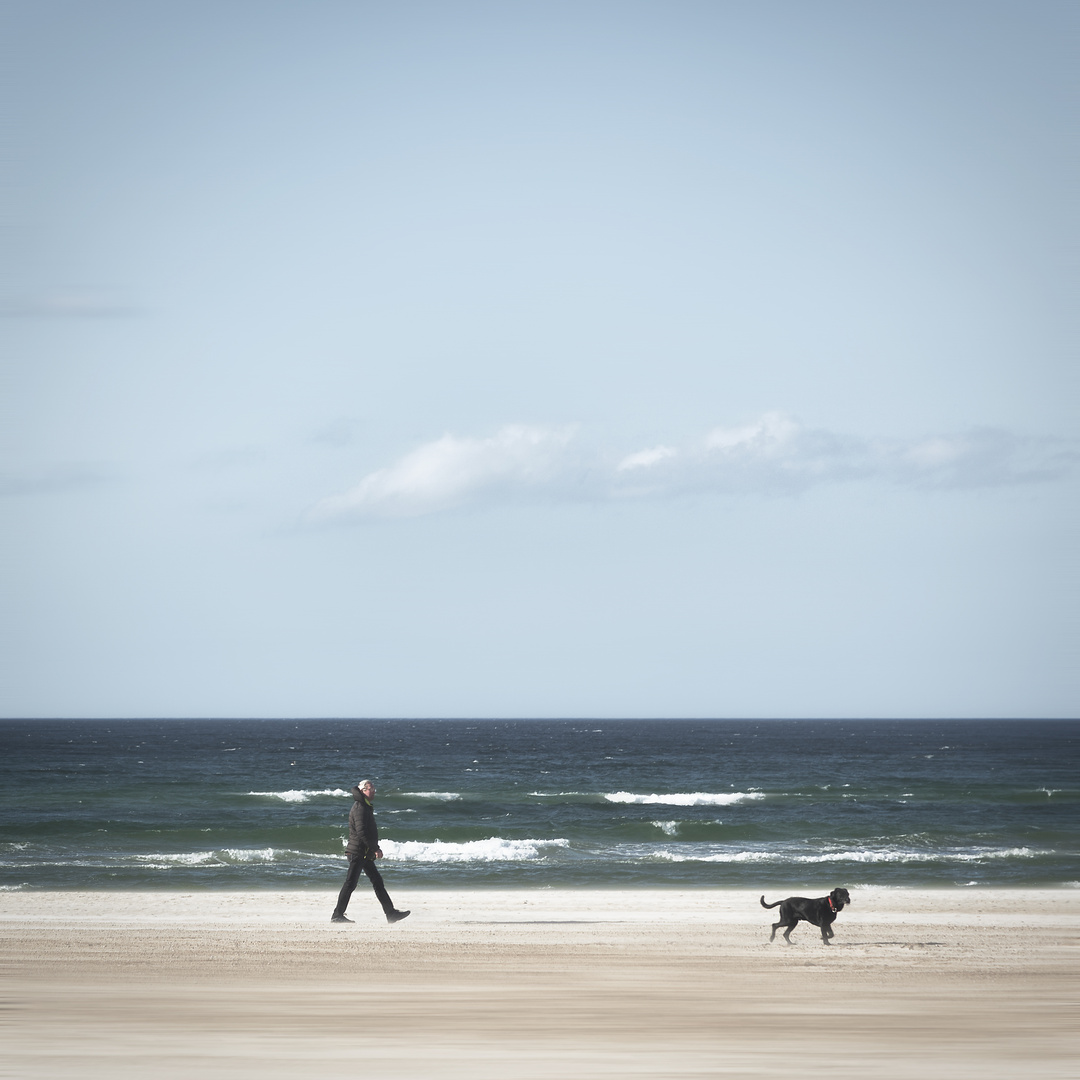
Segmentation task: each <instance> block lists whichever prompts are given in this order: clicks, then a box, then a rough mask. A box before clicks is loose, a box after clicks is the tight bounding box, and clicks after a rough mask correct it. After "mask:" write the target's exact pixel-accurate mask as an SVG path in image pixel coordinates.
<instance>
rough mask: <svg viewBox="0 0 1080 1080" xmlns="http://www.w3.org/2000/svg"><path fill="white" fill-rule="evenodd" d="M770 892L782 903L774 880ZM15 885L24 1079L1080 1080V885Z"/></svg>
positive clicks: (7, 975) (5, 918)
mask: <svg viewBox="0 0 1080 1080" xmlns="http://www.w3.org/2000/svg"><path fill="white" fill-rule="evenodd" d="M768 898H769V899H770V900H772V899H779V898H780V897H779V896H775V897H774V896H771V895H770V896H769V897H768ZM395 899H397V900H399V902H400V903H401V904H402V905H403V906H408V907H410V908H411V909H412V911H413V914H412V917H411V918H409V919H408V920H406V921H405V922H403V923H400V924H398V925H396V926H392V927H391V926H387V925H386V923H385V922H384V921H383V919H382V916H381V912H380V911H379V909H378V907H377V905H376V904H375V902H374V900H373V898H372V897H371V896H370V894H369V893H368V892H366V891H365V890H364V889H363V886H361V890H360V891H358V892H357V894H356V896H355V897H354V900H353V904H352V908H351V910H350V915H352V916H353V917H354V918H355V919H356V922H355V924H354V925H351V926H341V925H332V924H331V923H330V922H329V914H330V911H331V909H332V907H333V893H332V891H330V890H328V891H326V893H325V894H324V893H322V892H316V891H304V892H259V893H253V894H238V893H222V892H198V893H196V892H186V893H180V892H95V893H89V892H48V893H42V892H8V893H4V894H0V933H2V935H3V970H2V976H3V1003H4V1018H5V1019H4V1021H3V1026H4V1032H3V1040H2V1041H3V1045H4V1050H3V1055H2V1062H0V1064H2V1067H3V1075H9V1076H16V1077H27V1078H39V1077H57V1078H61V1077H63V1078H68V1077H80V1078H82V1077H98V1076H102V1077H104V1076H110V1077H121V1078H129V1077H130V1078H135V1077H145V1076H150V1075H153V1076H156V1077H168V1078H172V1077H191V1076H199V1077H205V1078H213V1077H248V1076H252V1077H254V1076H259V1077H273V1078H276V1077H282V1078H284V1077H308V1076H310V1077H316V1076H319V1077H322V1076H330V1075H335V1074H340V1073H341V1072H342V1071H343V1070H344V1071H357V1072H360V1073H362V1074H363V1075H364V1076H365V1077H368V1078H372V1080H380V1078H387V1080H389V1078H394V1080H413V1078H416V1080H420V1078H443V1077H446V1078H451V1077H452V1078H458V1077H461V1078H464V1077H521V1078H533V1077H536V1078H540V1077H550V1076H551V1075H553V1074H555V1075H560V1076H564V1077H572V1078H579V1077H580V1078H593V1077H616V1076H621V1077H626V1076H629V1077H639V1076H640V1077H672V1078H675V1077H679V1078H682V1077H687V1078H689V1077H712V1076H717V1077H771V1076H781V1075H783V1076H813V1077H817V1076H822V1077H823V1076H831V1077H837V1076H840V1077H846V1076H851V1077H855V1076H860V1077H861V1076H865V1075H867V1074H870V1075H874V1076H876V1077H896V1078H898V1080H899V1078H911V1077H922V1078H929V1077H973V1078H974V1077H980V1078H988V1077H1001V1078H1005V1077H1010V1078H1011V1077H1016V1076H1021V1075H1023V1076H1037V1077H1061V1078H1065V1077H1074V1076H1076V1075H1077V1069H1078V1066H1080V1053H1078V1051H1080V1036H1078V1034H1077V1032H1078V1031H1080V1024H1078V1020H1080V1016H1078V1009H1077V1001H1078V996H1080V995H1078V990H1080V949H1078V943H1080V935H1078V929H1080V890H1070V889H1042V890H1032V891H1024V890H984V889H942V890H914V889H911V890H909V889H875V888H867V889H861V890H857V891H854V892H853V903H852V905H851V907H849V908H848V909H846V910H845V911H844V912H843V913H842V914H841V916H840V918H839V920H838V922H837V924H836V937H835V939H834V943H833V944H832V945H831V946H829V947H826V946H824V945H823V944H822V942H821V938H820V936H819V934H818V931H817V930H816V929H814V928H813V927H809V926H807V925H806V924H802V925H800V927H799V928H798V930H796V931H795V933H794V935H793V942H794V944H793V945H791V946H785V945H784V944H783V943H782V942H781V941H780V939H779V937H778V938H777V942H776V943H774V944H771V945H770V944H769V942H768V937H769V927H770V923H771V922H772V919H773V914H772V913H771V912H767V911H763V910H762V909H761V907H760V906H759V904H758V892H757V891H755V892H750V891H744V890H686V891H675V890H663V891H661V890H598V891H586V890H569V889H532V890H516V891H490V890H475V891H442V890H438V891H437V890H425V891H419V890H412V891H411V892H410V893H409V895H407V896H406V895H404V894H402V895H401V896H400V897H398V896H396V895H395Z"/></svg>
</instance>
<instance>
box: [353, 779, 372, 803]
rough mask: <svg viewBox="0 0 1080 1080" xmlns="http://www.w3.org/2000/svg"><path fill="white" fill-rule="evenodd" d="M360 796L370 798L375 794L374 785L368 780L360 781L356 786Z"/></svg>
mask: <svg viewBox="0 0 1080 1080" xmlns="http://www.w3.org/2000/svg"><path fill="white" fill-rule="evenodd" d="M356 786H357V787H358V788H359V789H360V792H361V794H363V795H365V796H367V798H369V799H370V798H371V796H372V795H374V794H375V785H374V784H373V783H372V782H371V781H370V780H361V781H360V782H359V783H358V784H357V785H356Z"/></svg>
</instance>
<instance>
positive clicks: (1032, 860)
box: [0, 720, 1080, 891]
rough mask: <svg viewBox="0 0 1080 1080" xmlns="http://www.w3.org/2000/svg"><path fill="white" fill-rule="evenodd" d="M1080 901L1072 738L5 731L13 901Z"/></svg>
mask: <svg viewBox="0 0 1080 1080" xmlns="http://www.w3.org/2000/svg"><path fill="white" fill-rule="evenodd" d="M361 778H371V779H372V780H373V781H374V782H375V784H376V785H377V788H378V793H377V796H376V803H375V805H376V815H377V819H378V822H379V827H380V830H381V832H382V834H383V837H384V842H383V849H384V851H385V853H386V856H387V858H386V861H385V862H384V863H383V870H384V874H385V875H386V876H387V879H388V883H390V884H391V888H392V889H398V888H401V887H403V886H406V885H444V886H454V887H462V886H499V887H521V886H529V885H551V886H558V885H572V886H609V887H610V886H650V887H656V886H749V887H753V888H758V887H763V888H764V887H766V886H768V887H769V888H772V889H780V890H783V889H789V890H791V891H795V890H803V889H810V890H814V889H816V890H818V891H822V890H825V889H829V888H832V887H833V886H834V885H839V884H843V885H845V886H847V887H849V888H850V887H851V886H853V885H854V886H857V885H864V884H878V885H938V884H942V885H945V884H948V885H952V884H962V885H1027V886H1030V885H1072V886H1077V885H1080V723H1078V722H1075V721H1031V720H1028V721H889V722H880V721H805V720H798V721H794V720H792V721H783V720H772V721H711V722H709V721H678V720H667V721H655V720H651V721H626V720H618V721H615V720H607V721H595V720H589V721H524V720H518V721H467V720H420V721H412V720H354V721H345V720H304V721H295V720H219V721H210V720H190V721H187V720H168V721H161V720H113V721H88V720H81V721H0V888H4V889H13V888H14V889H46V888H47V889H56V888H80V889H109V888H117V889H119V888H125V889H128V888H139V889H142V888H147V889H149V888H183V889H191V888H198V887H202V888H222V889H225V888H228V889H236V888H243V889H247V888H275V889H280V888H307V887H318V888H322V889H329V890H333V889H336V888H337V886H338V884H339V883H340V879H341V878H342V876H343V873H344V870H345V859H344V853H343V848H344V841H345V837H346V833H347V818H348V812H349V807H350V806H351V803H352V799H351V797H350V795H349V789H350V788H351V787H352V785H353V784H354V783H355V782H356V781H357V780H358V779H361Z"/></svg>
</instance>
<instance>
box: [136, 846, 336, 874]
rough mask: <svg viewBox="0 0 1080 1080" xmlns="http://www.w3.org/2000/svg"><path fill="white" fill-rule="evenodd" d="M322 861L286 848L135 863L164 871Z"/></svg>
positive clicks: (195, 854) (235, 850) (205, 853)
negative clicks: (229, 865)
mask: <svg viewBox="0 0 1080 1080" xmlns="http://www.w3.org/2000/svg"><path fill="white" fill-rule="evenodd" d="M297 856H299V857H301V858H306V859H323V858H326V856H324V855H313V854H311V853H309V852H305V851H292V850H290V849H288V848H272V847H268V848H222V849H221V850H220V851H181V852H171V853H168V854H163V853H160V852H158V853H156V854H153V855H136V856H135V859H136V861H137V862H139V863H141V864H143V865H144V866H147V867H149V868H150V869H159V870H165V869H169V868H171V867H175V866H223V865H226V864H228V863H272V862H279V861H283V860H288V859H290V858H295V857H297Z"/></svg>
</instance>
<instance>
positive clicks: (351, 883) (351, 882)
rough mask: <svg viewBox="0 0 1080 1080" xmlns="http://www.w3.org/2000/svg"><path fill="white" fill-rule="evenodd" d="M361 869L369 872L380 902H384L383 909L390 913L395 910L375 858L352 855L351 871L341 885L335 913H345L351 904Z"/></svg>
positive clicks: (372, 885)
mask: <svg viewBox="0 0 1080 1080" xmlns="http://www.w3.org/2000/svg"><path fill="white" fill-rule="evenodd" d="M361 870H363V872H364V873H365V874H367V876H368V880H369V881H370V882H371V887H372V888H373V889H374V890H375V895H376V896H377V897H378V899H379V903H380V904H382V909H383V911H384V912H385V913H386V914H387V915H389V914H390V912H391V911H393V910H394V905H393V904H392V903H391V901H390V894H389V893H388V892H387V891H386V886H385V885H384V884H383V879H382V874H380V873H379V868H378V867H377V866H376V865H375V860H374V859H372V858H369V857H368V856H366V855H353V856H350V858H349V872H348V874H346V875H345V884H344V885H342V886H341V892H339V893H338V898H337V907H336V908H334V914H335V915H344V914H345V909H346V908H347V907H348V906H349V897H350V896H352V894H353V889H355V888H356V883H357V882H358V881H359V880H360V871H361Z"/></svg>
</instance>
